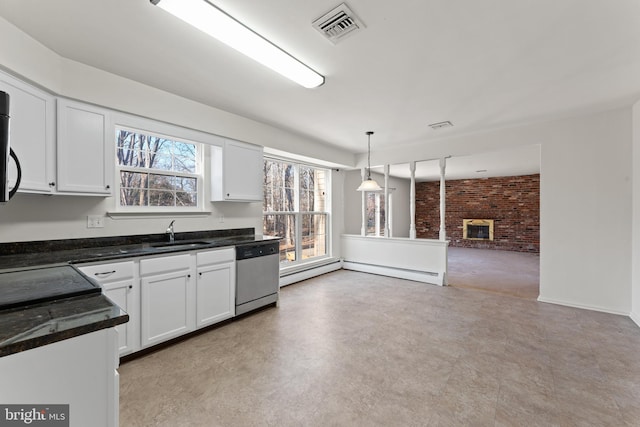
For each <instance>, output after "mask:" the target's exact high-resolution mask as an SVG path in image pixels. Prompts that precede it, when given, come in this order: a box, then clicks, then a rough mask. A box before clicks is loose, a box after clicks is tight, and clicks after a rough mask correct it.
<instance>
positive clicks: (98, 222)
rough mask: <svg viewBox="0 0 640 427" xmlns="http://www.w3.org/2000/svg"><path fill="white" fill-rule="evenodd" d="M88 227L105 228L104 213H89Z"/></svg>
mask: <svg viewBox="0 0 640 427" xmlns="http://www.w3.org/2000/svg"><path fill="white" fill-rule="evenodd" d="M87 228H104V217H103V216H102V215H88V216H87Z"/></svg>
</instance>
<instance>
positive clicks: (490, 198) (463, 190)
mask: <svg viewBox="0 0 640 427" xmlns="http://www.w3.org/2000/svg"><path fill="white" fill-rule="evenodd" d="M446 192H447V206H446V207H447V209H446V216H445V221H446V228H447V239H448V240H450V241H451V243H450V245H451V246H459V247H468V248H483V249H500V250H507V251H518V252H532V253H539V252H540V175H539V174H535V175H522V176H510V177H497V178H484V179H464V180H450V181H446ZM439 205H440V183H439V182H421V183H416V234H417V237H422V238H428V239H437V238H438V231H439V228H440V212H439ZM465 220H466V221H467V222H466V223H465ZM469 221H470V222H471V223H470V225H471V228H468V225H469ZM489 221H490V222H491V229H492V232H493V233H492V234H493V236H492V237H493V239H491V238H486V237H485V234H484V232H487V233H488V231H489V230H488V228H489ZM470 231H471V233H470V234H471V236H469V232H470ZM474 233H476V234H474ZM477 233H480V234H479V235H478V234H477ZM478 236H480V237H478Z"/></svg>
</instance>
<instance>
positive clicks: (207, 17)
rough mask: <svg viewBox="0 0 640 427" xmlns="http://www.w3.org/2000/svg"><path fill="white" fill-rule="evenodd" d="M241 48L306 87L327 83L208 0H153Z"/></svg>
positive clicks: (202, 29)
mask: <svg viewBox="0 0 640 427" xmlns="http://www.w3.org/2000/svg"><path fill="white" fill-rule="evenodd" d="M150 1H151V3H153V4H155V5H157V6H159V7H161V8H162V9H164V10H166V11H167V12H169V13H170V14H172V15H174V16H176V17H177V18H180V19H182V20H183V21H184V22H186V23H188V24H191V25H193V26H194V27H196V28H197V29H199V30H200V31H203V32H205V33H207V34H209V35H210V36H211V37H214V38H216V39H218V40H220V41H221V42H223V43H225V44H226V45H228V46H230V47H232V48H234V49H235V50H237V51H238V52H241V53H243V54H245V55H247V56H248V57H249V58H252V59H253V60H255V61H257V62H259V63H261V64H262V65H264V66H266V67H269V68H271V69H272V70H273V71H275V72H277V73H280V74H282V75H283V76H285V77H287V78H288V79H291V80H293V81H294V82H296V83H298V84H299V85H302V86H304V87H306V88H314V87H317V86H320V85H321V84H323V83H324V77H323V76H322V75H320V74H318V73H316V72H315V71H313V70H312V69H311V68H309V67H307V66H306V65H304V64H303V63H302V62H300V61H298V60H297V59H296V58H294V57H293V56H291V55H289V54H288V53H287V52H285V51H284V50H282V49H280V48H279V47H278V46H276V45H274V44H273V43H271V42H270V41H269V40H267V39H265V38H263V37H262V36H260V35H259V34H257V33H254V32H253V31H252V30H251V29H249V28H247V27H245V26H244V25H243V24H241V23H240V22H238V21H236V20H235V19H234V18H232V17H231V16H229V15H227V14H226V13H225V12H223V11H222V10H220V9H218V8H217V7H216V6H214V5H213V4H211V3H209V2H208V1H205V0H150Z"/></svg>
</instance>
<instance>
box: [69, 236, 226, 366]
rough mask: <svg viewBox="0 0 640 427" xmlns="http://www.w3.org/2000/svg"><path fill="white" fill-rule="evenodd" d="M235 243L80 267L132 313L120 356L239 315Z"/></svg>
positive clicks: (123, 329)
mask: <svg viewBox="0 0 640 427" xmlns="http://www.w3.org/2000/svg"><path fill="white" fill-rule="evenodd" d="M235 253H236V252H235V248H233V247H226V248H220V249H211V250H203V251H198V252H196V251H194V252H182V253H179V254H171V255H157V256H152V257H142V258H132V259H127V260H122V261H118V262H107V263H87V264H79V265H76V267H77V268H78V269H79V270H80V271H82V272H83V273H84V274H86V275H87V276H89V277H91V278H92V279H94V280H96V281H97V282H98V283H99V284H100V286H102V292H103V293H104V294H105V295H106V296H107V297H109V298H110V299H111V301H113V302H114V303H115V304H117V305H118V306H119V307H120V308H121V309H123V310H124V311H126V312H127V314H129V322H128V323H125V324H122V325H118V326H117V327H116V329H117V331H118V340H119V342H118V347H119V352H120V356H124V355H127V354H130V353H134V352H136V351H138V350H140V349H141V348H146V347H150V346H153V345H156V344H159V343H161V342H163V341H167V340H170V339H172V338H176V337H179V336H180V335H184V334H186V333H188V332H191V331H194V330H195V329H197V328H203V327H205V326H209V325H213V324H214V323H217V322H220V321H222V320H226V319H229V318H231V317H233V316H234V315H235V290H236V267H235V265H236V264H235Z"/></svg>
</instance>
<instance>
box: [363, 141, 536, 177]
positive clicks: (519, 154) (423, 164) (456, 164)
mask: <svg viewBox="0 0 640 427" xmlns="http://www.w3.org/2000/svg"><path fill="white" fill-rule="evenodd" d="M371 171H372V172H373V173H379V174H381V175H384V167H383V166H378V167H375V166H374V167H372V168H371ZM536 173H540V146H539V145H525V146H520V147H516V148H512V149H509V150H500V151H492V152H485V153H480V154H474V155H472V156H459V157H450V158H448V159H446V161H445V176H446V178H447V180H452V179H469V178H490V177H496V176H514V175H531V174H536ZM389 175H390V176H394V177H397V178H405V179H409V178H411V169H410V167H409V164H408V163H403V164H394V165H390V166H389ZM415 177H416V181H418V182H420V181H438V180H440V160H439V159H432V160H428V159H425V160H420V161H416V172H415ZM378 183H379V184H381V182H378Z"/></svg>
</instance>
